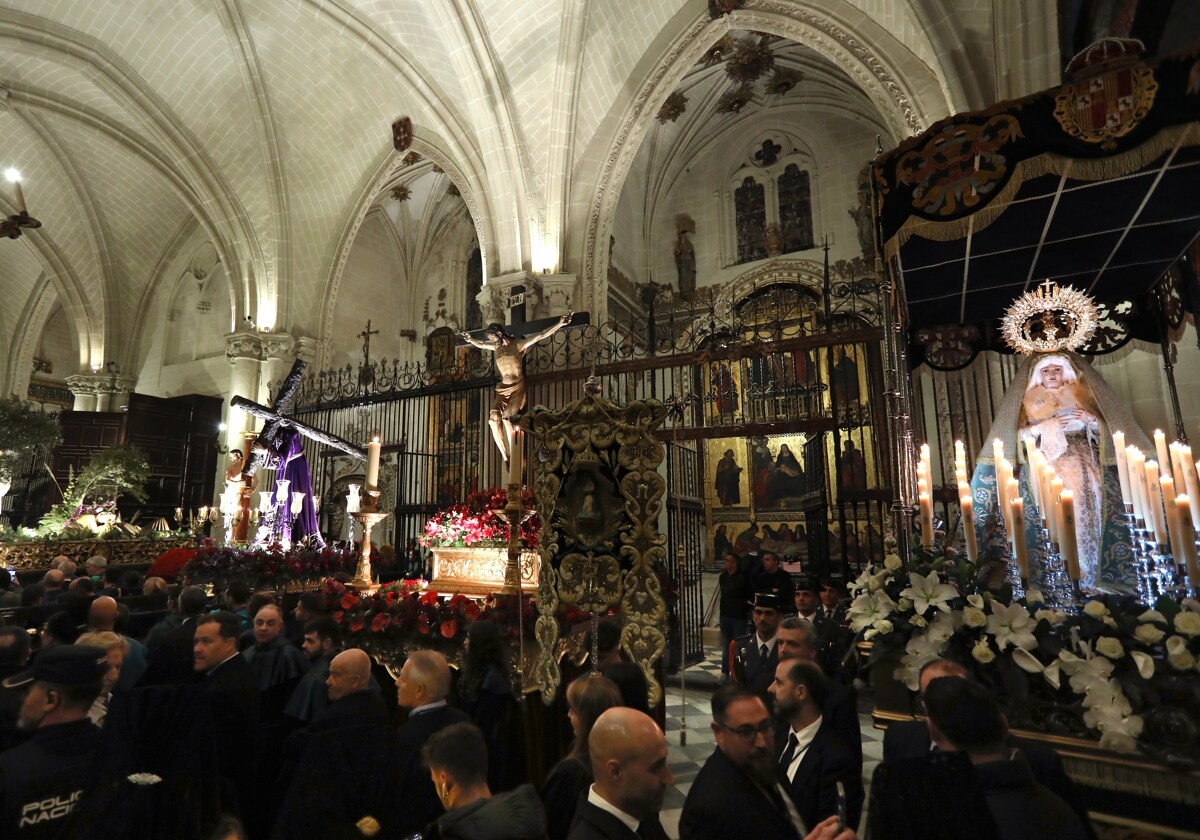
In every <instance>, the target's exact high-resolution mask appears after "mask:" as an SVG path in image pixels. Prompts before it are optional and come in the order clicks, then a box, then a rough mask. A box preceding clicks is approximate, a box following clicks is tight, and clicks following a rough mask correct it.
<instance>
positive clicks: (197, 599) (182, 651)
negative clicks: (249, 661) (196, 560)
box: [140, 586, 208, 686]
mask: <svg viewBox="0 0 1200 840" xmlns="http://www.w3.org/2000/svg"><path fill="white" fill-rule="evenodd" d="M178 604H179V615H180V616H181V618H180V621H179V623H178V625H177V626H175V627H168V628H166V629H164V630H161V631H159V630H158V629H157V627H156V628H155V629H154V630H151V631H150V633H149V635H148V636H147V637H146V640H147V645H148V646H149V648H150V652H149V656H148V657H147V665H146V673H145V674H144V675H143V676H142V680H141V683H140V685H142V686H147V685H182V684H185V683H191V682H195V681H196V679H197V669H196V668H195V653H194V648H195V644H196V622H197V621H198V620H199V618H200V616H202V615H204V612H205V610H206V609H208V596H207V595H206V594H205V593H204V587H202V586H185V587H184V588H183V589H182V590H181V591H180V593H179V598H178Z"/></svg>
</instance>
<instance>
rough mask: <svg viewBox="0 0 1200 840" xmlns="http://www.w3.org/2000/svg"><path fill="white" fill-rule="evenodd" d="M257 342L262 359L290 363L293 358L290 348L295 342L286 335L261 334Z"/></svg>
mask: <svg viewBox="0 0 1200 840" xmlns="http://www.w3.org/2000/svg"><path fill="white" fill-rule="evenodd" d="M259 341H260V343H261V346H262V359H263V361H266V360H268V359H283V360H284V361H291V360H292V359H293V358H294V357H293V354H292V348H293V347H295V345H296V340H295V339H294V338H292V337H291V336H290V335H288V334H287V333H261V334H260V335H259Z"/></svg>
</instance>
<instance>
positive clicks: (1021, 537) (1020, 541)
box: [1011, 498, 1029, 580]
mask: <svg viewBox="0 0 1200 840" xmlns="http://www.w3.org/2000/svg"><path fill="white" fill-rule="evenodd" d="M1011 507H1012V518H1013V521H1014V522H1015V523H1016V528H1017V532H1018V533H1017V534H1016V535H1015V539H1014V540H1013V548H1014V549H1015V552H1014V553H1015V554H1016V558H1017V568H1018V569H1019V570H1020V572H1021V579H1022V580H1029V546H1028V545H1026V543H1025V500H1024V499H1021V498H1015V499H1013V500H1012V506H1011Z"/></svg>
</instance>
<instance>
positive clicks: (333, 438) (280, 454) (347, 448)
mask: <svg viewBox="0 0 1200 840" xmlns="http://www.w3.org/2000/svg"><path fill="white" fill-rule="evenodd" d="M368 326H369V325H368ZM305 366H306V364H305V362H304V361H303V360H301V359H297V360H296V362H295V363H294V364H293V365H292V369H291V371H289V372H288V375H287V378H286V379H284V381H283V385H282V387H280V389H279V394H278V395H277V396H276V397H275V402H274V404H273V405H271V406H265V405H262V404H260V403H256V402H254V401H253V400H248V399H246V398H245V397H240V396H235V397H234V398H233V399H231V400H230V401H229V402H230V405H232V406H233V407H234V408H240V409H241V410H242V411H244V412H246V413H247V414H249V415H251V416H253V417H258V418H259V419H261V420H265V421H266V423H265V425H264V426H263V428H262V431H261V432H259V433H258V437H257V438H255V441H254V446H253V447H252V449H251V451H252V455H251V457H250V458H249V459H248V460H247V461H246V462H245V468H244V469H243V470H242V482H243V484H249V482H252V481H253V479H254V473H255V472H257V471H258V469H259V468H260V467H267V468H268V469H272V468H275V469H279V470H280V473H279V479H280V480H287V481H288V482H290V483H289V485H288V486H289V488H290V490H291V491H292V492H296V493H303V494H304V504H303V507H302V508H301V510H300V513H299V514H297V516H296V521H295V524H294V525H293V527H292V541H293V542H296V541H298V540H300V539H303V538H304V537H307V536H309V535H311V534H317V533H318V528H317V511H316V507H315V506H314V504H313V497H312V476H311V475H310V473H309V470H308V461H306V460H305V458H304V438H309V439H310V440H315V441H317V442H318V443H323V444H325V445H326V446H331V447H333V448H334V449H338V450H340V451H342V452H345V453H346V454H347V455H350V456H352V457H355V458H358V459H359V460H362V461H365V460H367V453H366V452H365V451H364V450H362V449H360V448H359V447H357V446H355V445H354V444H352V443H350V442H349V441H347V440H343V439H342V438H340V437H338V436H337V435H333V434H330V433H329V432H325V431H322V430H321V429H316V428H313V427H312V426H309V425H306V424H304V423H301V422H300V421H299V420H295V419H293V418H291V417H289V416H287V415H288V412H290V411H291V408H292V403H293V402H294V401H295V399H296V393H297V392H298V391H299V390H300V382H301V379H302V378H303V376H304V368H305Z"/></svg>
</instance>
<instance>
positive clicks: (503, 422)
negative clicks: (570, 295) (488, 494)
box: [460, 312, 572, 465]
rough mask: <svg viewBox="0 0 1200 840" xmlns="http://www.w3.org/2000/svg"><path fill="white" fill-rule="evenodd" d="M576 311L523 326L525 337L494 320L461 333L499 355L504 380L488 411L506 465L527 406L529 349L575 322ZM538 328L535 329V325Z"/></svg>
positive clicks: (475, 343)
mask: <svg viewBox="0 0 1200 840" xmlns="http://www.w3.org/2000/svg"><path fill="white" fill-rule="evenodd" d="M571 317H572V313H571V312H568V313H567V314H566V315H563V316H562V317H561V318H555V319H552V320H550V323H549V325H548V326H547V325H546V322H545V321H535V322H532V323H529V324H523V325H522V326H523V327H524V328H525V329H526V330H528V331H529V332H527V333H526V334H525V335H524V336H523V337H518V336H516V335H513V334H512V333H510V332H509V331H508V330H506V329H504V327H503V326H502V325H500V324H492V325H490V326H489V327H488V328H487V329H486V330H483V331H482V336H479V337H476V336H478V333H477V334H476V335H472V334H471V333H469V332H463V333H460V336H461V337H462V339H463V341H465V342H467V343H468V344H470V345H471V346H472V347H478V348H479V349H481V350H491V351H492V353H493V354H494V355H495V357H496V372H497V373H498V374H500V381H499V382H498V383H496V396H495V398H494V399H493V400H492V410H491V413H490V414H489V415H488V426H490V427H491V429H492V437H493V438H495V440H496V446H497V447H499V449H500V456H501V457H502V458H503V459H504V463H505V465H507V464H508V463H509V459H510V457H511V455H512V453H513V450H514V447H515V443H516V435H517V430H516V427H515V426H514V425H513V422H512V421H513V418H514V417H516V416H517V414H518V413H520V411H521V409H522V408H524V407H525V368H524V359H525V352H526V351H527V350H528V349H529V348H530V347H532V346H533V345H535V344H537V343H538V342H539V341H544V340H545V339H547V338H549V337H550V336H552V335H554V334H555V333H556V332H558V331H559V330H561V329H563V328H564V327H566V326H569V325H570V324H571ZM535 328H536V329H537V331H536V332H534V331H533V330H534V329H535Z"/></svg>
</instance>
